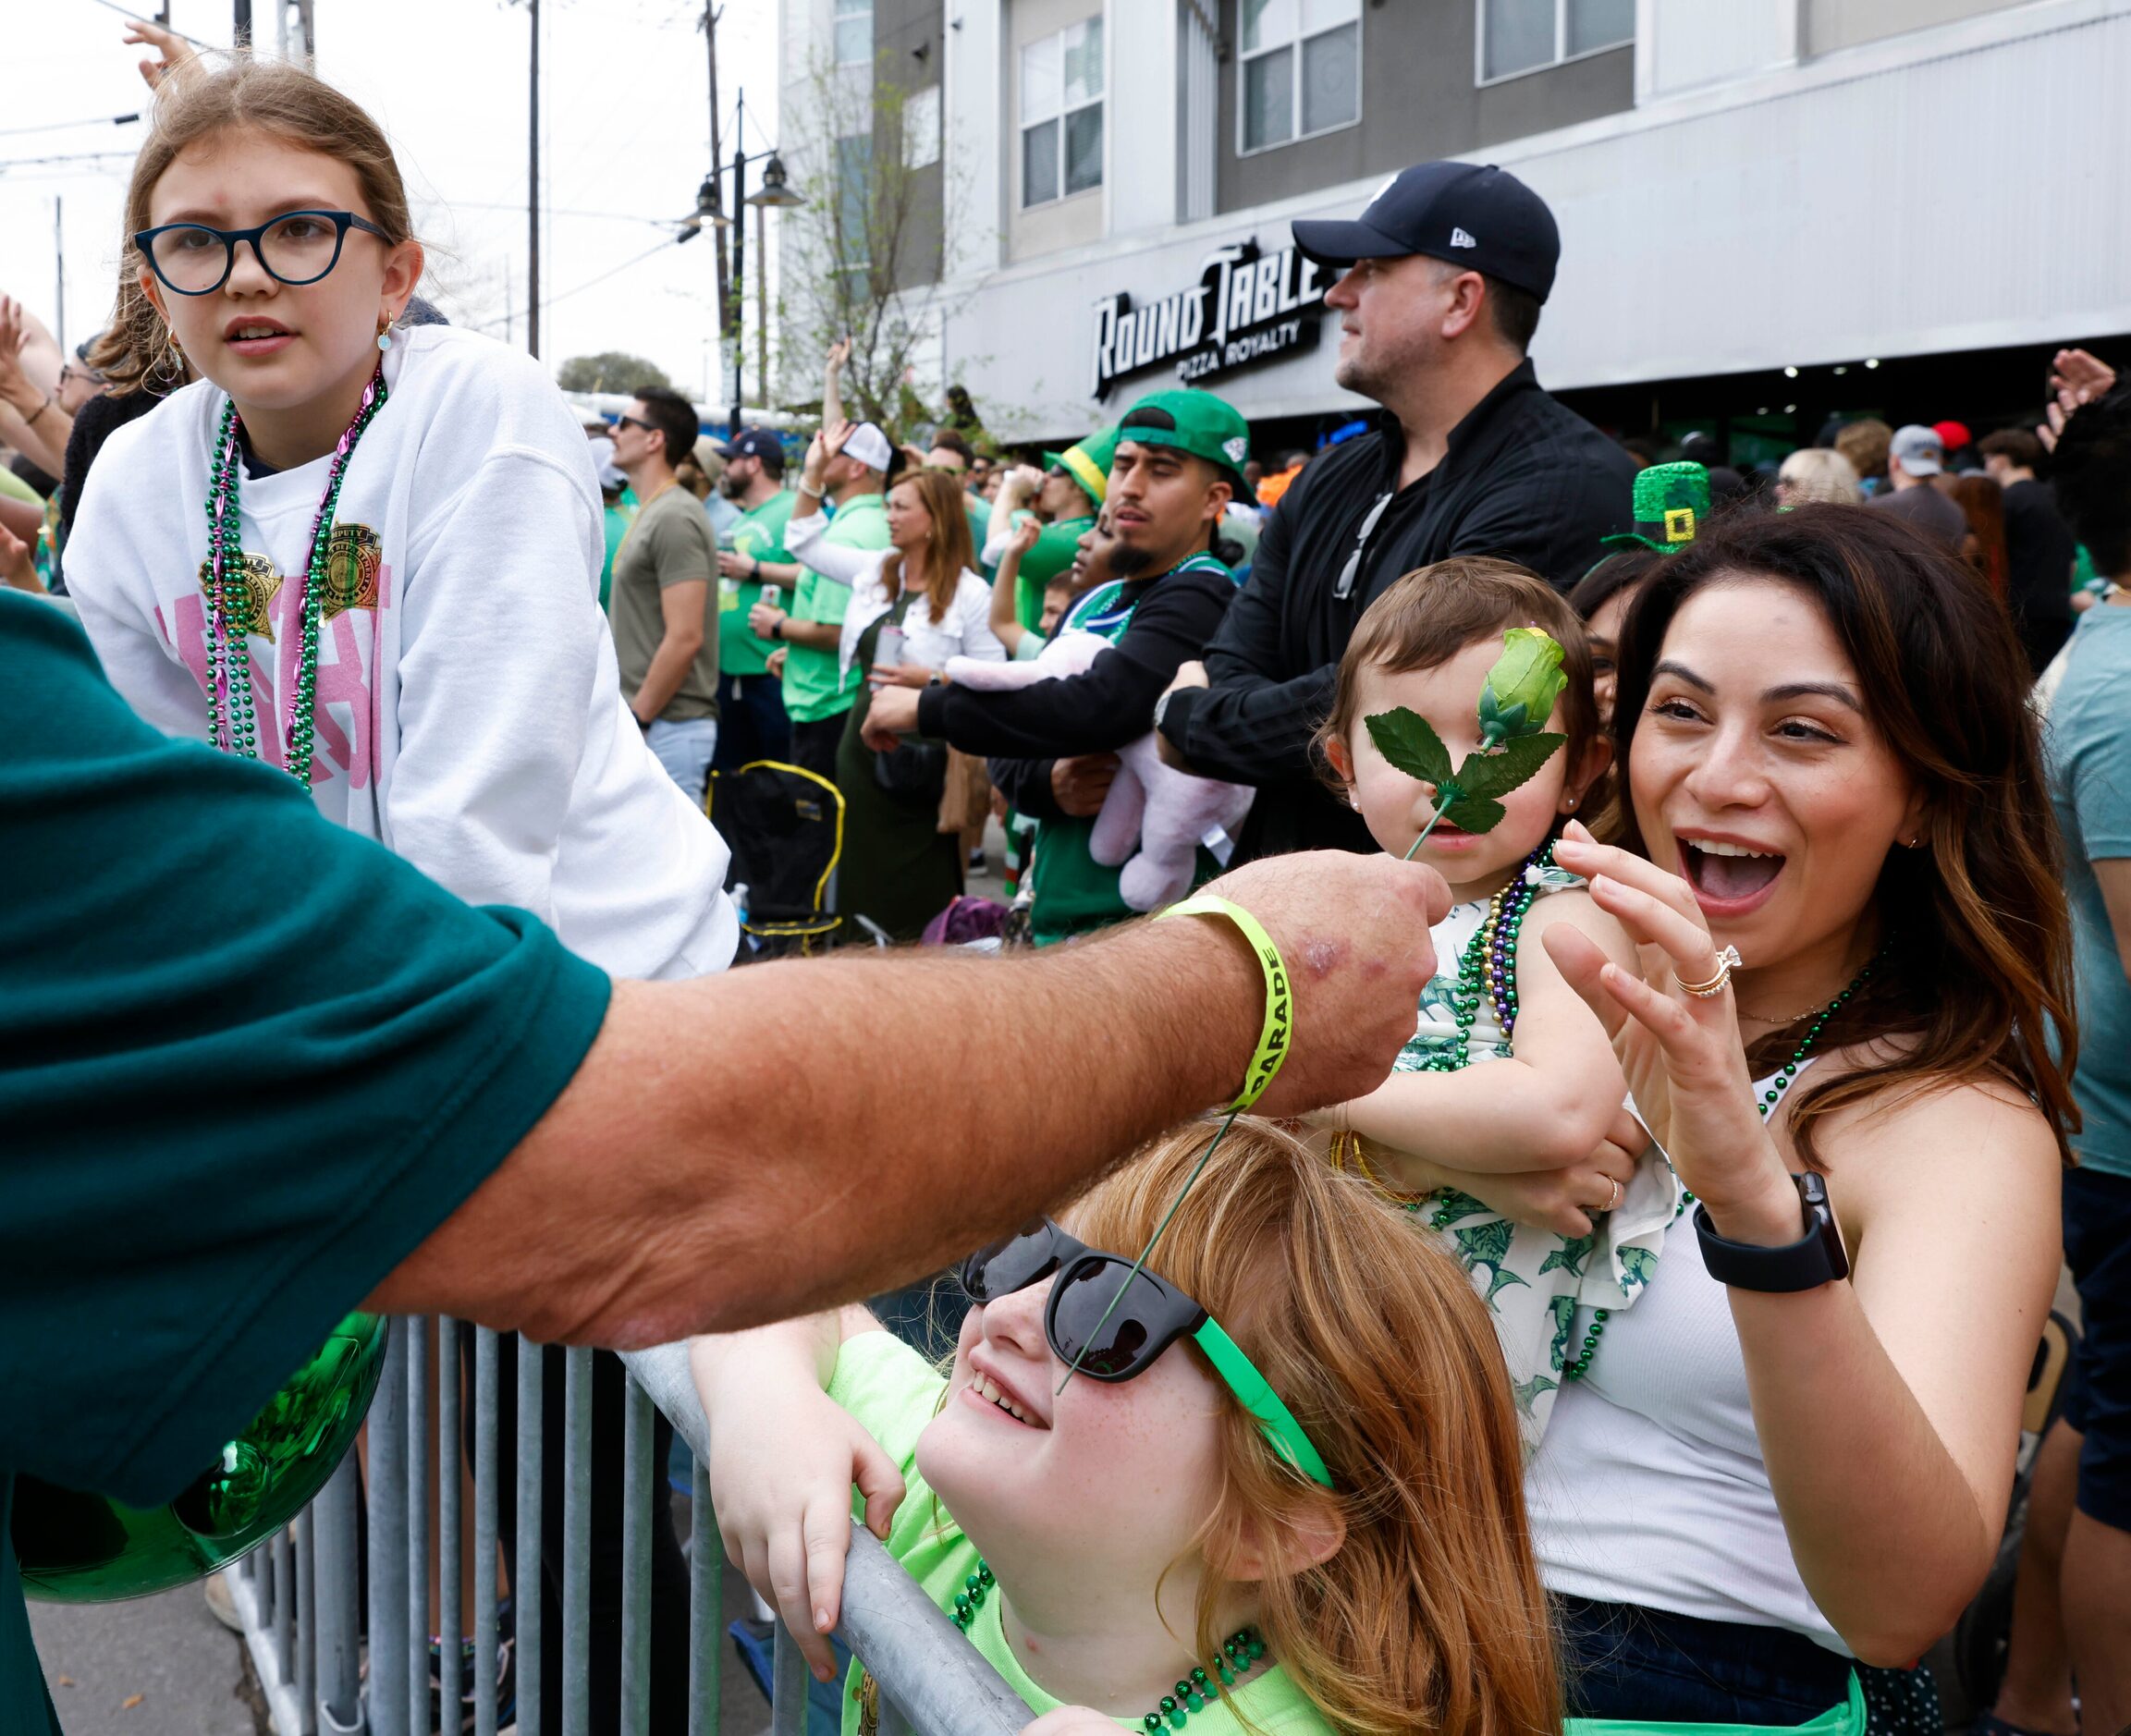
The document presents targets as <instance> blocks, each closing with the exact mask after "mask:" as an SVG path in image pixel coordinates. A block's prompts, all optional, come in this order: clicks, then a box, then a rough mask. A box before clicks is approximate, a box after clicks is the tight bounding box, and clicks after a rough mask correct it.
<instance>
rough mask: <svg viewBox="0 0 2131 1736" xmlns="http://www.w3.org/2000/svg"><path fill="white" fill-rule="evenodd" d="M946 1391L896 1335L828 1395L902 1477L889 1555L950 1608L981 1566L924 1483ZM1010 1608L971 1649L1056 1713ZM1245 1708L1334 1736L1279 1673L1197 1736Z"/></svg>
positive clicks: (1200, 1720)
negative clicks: (926, 1454) (924, 1445)
mask: <svg viewBox="0 0 2131 1736" xmlns="http://www.w3.org/2000/svg"><path fill="white" fill-rule="evenodd" d="M946 1388H947V1382H946V1380H945V1379H943V1378H942V1377H941V1375H939V1374H938V1372H937V1370H935V1369H934V1368H933V1366H932V1364H931V1363H927V1362H926V1361H925V1358H924V1357H922V1356H920V1355H919V1354H918V1353H917V1352H916V1351H913V1350H912V1349H911V1348H910V1346H909V1345H907V1344H905V1343H903V1342H902V1340H901V1339H898V1338H895V1337H894V1336H892V1335H891V1334H889V1333H887V1332H867V1333H863V1334H862V1335H861V1336H859V1337H858V1338H855V1339H848V1340H847V1341H846V1342H845V1343H844V1345H843V1347H842V1349H841V1350H839V1351H838V1352H837V1358H836V1375H835V1377H834V1378H833V1379H832V1380H831V1381H830V1382H829V1386H828V1396H829V1397H830V1398H831V1399H833V1400H836V1402H837V1403H838V1404H839V1405H841V1406H842V1407H843V1408H844V1409H845V1410H846V1411H848V1412H850V1413H851V1415H852V1416H853V1417H855V1418H856V1419H857V1420H858V1422H859V1423H860V1424H861V1425H863V1427H864V1429H865V1430H866V1432H867V1433H868V1434H870V1435H871V1436H873V1437H874V1439H876V1441H878V1442H879V1443H880V1445H881V1449H882V1450H883V1451H885V1452H886V1453H887V1454H888V1457H889V1458H890V1459H892V1460H894V1461H896V1466H897V1468H898V1469H899V1470H900V1472H901V1473H902V1481H903V1498H902V1505H901V1506H900V1507H899V1508H897V1509H896V1510H895V1518H894V1519H893V1520H892V1521H891V1522H889V1525H888V1553H889V1554H890V1555H892V1556H893V1557H895V1559H897V1560H899V1561H900V1562H901V1563H902V1565H903V1570H904V1571H906V1572H907V1573H909V1575H910V1576H911V1578H912V1579H914V1580H915V1581H917V1583H919V1584H920V1585H922V1586H924V1587H925V1591H926V1593H927V1594H928V1595H930V1596H931V1597H932V1599H933V1601H934V1602H936V1603H937V1604H939V1605H940V1606H941V1608H947V1607H949V1605H951V1604H952V1603H953V1601H954V1594H955V1593H956V1592H959V1591H960V1590H961V1588H962V1583H963V1581H964V1580H965V1579H966V1578H967V1577H968V1576H969V1575H970V1574H971V1573H973V1572H974V1571H975V1570H976V1564H977V1559H978V1557H977V1549H976V1546H975V1545H974V1544H973V1543H972V1542H970V1540H969V1539H968V1538H967V1537H965V1536H964V1535H963V1534H962V1531H961V1526H960V1525H958V1524H956V1523H955V1522H954V1516H953V1515H952V1514H950V1513H949V1511H948V1510H947V1509H946V1508H945V1507H942V1506H941V1505H940V1504H939V1502H938V1501H937V1499H936V1498H935V1497H934V1495H933V1492H932V1490H931V1488H930V1487H929V1486H928V1485H926V1483H925V1478H924V1477H922V1476H921V1475H919V1474H918V1469H917V1437H918V1436H920V1435H922V1434H924V1433H925V1424H928V1423H930V1422H931V1421H932V1419H933V1418H934V1417H935V1416H936V1415H937V1414H938V1412H939V1405H940V1395H941V1393H942V1392H944V1391H945V1390H946ZM864 1505H865V1504H864V1503H863V1501H861V1500H857V1499H854V1500H853V1501H852V1503H851V1507H852V1511H853V1513H854V1515H855V1516H857V1517H860V1518H862V1519H863V1515H864ZM1004 1603H1005V1599H1004V1597H1002V1596H999V1595H993V1596H990V1597H987V1598H986V1600H985V1603H984V1608H982V1609H981V1610H980V1611H979V1612H978V1614H977V1619H976V1620H975V1621H974V1623H972V1624H971V1626H970V1628H969V1630H968V1632H969V1637H970V1641H971V1643H972V1644H974V1645H975V1647H976V1649H977V1650H978V1651H979V1652H981V1653H982V1654H983V1655H984V1659H985V1661H986V1663H987V1664H989V1665H990V1666H991V1667H992V1668H993V1669H996V1670H998V1673H999V1674H1000V1676H1001V1677H1003V1678H1004V1679H1005V1681H1006V1684H1007V1686H1008V1687H1010V1688H1011V1689H1012V1690H1013V1691H1014V1693H1017V1694H1019V1695H1020V1696H1021V1697H1022V1700H1023V1704H1025V1705H1027V1706H1028V1708H1029V1710H1030V1711H1032V1712H1038V1713H1041V1712H1049V1711H1054V1710H1056V1709H1057V1707H1058V1706H1059V1705H1061V1704H1062V1702H1060V1701H1059V1700H1058V1699H1056V1698H1055V1697H1054V1696H1052V1695H1050V1694H1048V1693H1045V1692H1044V1691H1043V1689H1041V1688H1039V1687H1038V1686H1037V1685H1036V1684H1035V1681H1032V1680H1031V1679H1030V1676H1029V1673H1028V1671H1027V1670H1025V1669H1023V1668H1022V1666H1021V1660H1020V1659H1019V1658H1017V1657H1015V1656H1014V1654H1013V1648H1012V1647H1011V1646H1010V1645H1009V1644H1007V1638H1006V1632H1005V1630H1004V1628H1002V1627H1001V1625H1000V1615H999V1611H1000V1609H1001V1608H1002V1607H1003V1605H1004ZM859 1678H860V1670H859V1668H858V1666H857V1665H856V1664H853V1665H852V1666H851V1674H850V1675H849V1676H848V1677H846V1678H845V1681H844V1688H843V1736H855V1732H856V1731H857V1730H858V1720H859V1705H858V1685H859ZM1236 1706H1241V1707H1242V1708H1243V1711H1244V1712H1246V1713H1247V1714H1248V1715H1249V1717H1250V1719H1251V1724H1250V1729H1252V1730H1256V1731H1257V1732H1259V1736H1320V1733H1321V1736H1331V1730H1332V1727H1331V1726H1330V1725H1329V1724H1328V1723H1327V1722H1326V1721H1325V1718H1324V1715H1323V1714H1322V1713H1320V1712H1319V1711H1318V1710H1317V1707H1316V1706H1315V1705H1312V1704H1311V1703H1310V1701H1309V1698H1308V1696H1307V1695H1305V1694H1304V1693H1303V1691H1302V1690H1301V1689H1300V1688H1298V1687H1297V1686H1296V1685H1295V1684H1294V1681H1292V1679H1291V1678H1290V1677H1289V1675H1288V1673H1287V1672H1286V1671H1285V1670H1283V1669H1280V1667H1279V1666H1278V1665H1274V1666H1272V1667H1271V1668H1269V1669H1268V1668H1264V1667H1261V1668H1260V1669H1258V1670H1256V1671H1255V1672H1253V1674H1252V1675H1251V1676H1249V1677H1248V1678H1246V1679H1245V1680H1244V1681H1242V1682H1240V1683H1238V1684H1237V1686H1236V1687H1235V1688H1234V1689H1233V1690H1232V1691H1230V1692H1227V1693H1223V1694H1222V1695H1221V1697H1220V1698H1219V1700H1217V1701H1216V1702H1215V1703H1214V1704H1213V1705H1209V1706H1207V1707H1206V1709H1205V1710H1203V1711H1199V1712H1194V1713H1193V1714H1191V1720H1190V1729H1191V1730H1192V1732H1193V1736H1201V1733H1202V1732H1203V1733H1204V1736H1223V1733H1224V1732H1226V1733H1227V1736H1243V1731H1244V1729H1245V1727H1244V1726H1243V1723H1242V1722H1241V1721H1240V1720H1239V1719H1238V1718H1237V1717H1236V1714H1235V1711H1234V1710H1233V1709H1232V1708H1234V1707H1236ZM1147 1710H1148V1711H1152V1710H1154V1708H1153V1707H1152V1706H1149V1707H1148V1708H1147ZM1117 1721H1118V1723H1119V1725H1120V1726H1121V1728H1123V1729H1125V1730H1140V1729H1141V1728H1142V1726H1141V1722H1140V1719H1139V1718H1119V1719H1118V1720H1117Z"/></svg>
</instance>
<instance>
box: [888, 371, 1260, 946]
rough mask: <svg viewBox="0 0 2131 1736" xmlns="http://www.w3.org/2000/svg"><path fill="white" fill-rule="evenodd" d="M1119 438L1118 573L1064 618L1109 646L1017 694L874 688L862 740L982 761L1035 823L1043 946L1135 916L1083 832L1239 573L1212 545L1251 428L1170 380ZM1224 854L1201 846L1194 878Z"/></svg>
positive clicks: (1239, 491)
mask: <svg viewBox="0 0 2131 1736" xmlns="http://www.w3.org/2000/svg"><path fill="white" fill-rule="evenodd" d="M1116 434H1117V445H1116V451H1115V456H1114V457H1113V458H1112V459H1111V462H1110V467H1109V475H1108V486H1107V488H1106V490H1105V504H1106V505H1107V506H1108V510H1109V519H1110V524H1111V528H1112V530H1113V531H1114V532H1115V534H1116V539H1117V540H1116V542H1115V543H1114V544H1113V545H1112V547H1111V551H1110V571H1111V573H1112V575H1113V577H1112V578H1111V579H1110V581H1109V582H1108V583H1107V584H1101V585H1097V586H1096V588H1095V589H1094V590H1092V591H1090V592H1089V593H1087V594H1086V595H1085V596H1084V597H1082V598H1081V599H1080V601H1079V602H1077V603H1075V604H1074V605H1073V607H1072V612H1071V613H1070V614H1068V615H1067V617H1066V618H1065V619H1064V620H1063V621H1062V622H1061V623H1059V631H1060V632H1066V631H1071V630H1081V631H1084V632H1092V633H1097V634H1100V635H1101V636H1102V637H1103V638H1105V639H1107V640H1108V641H1109V642H1110V643H1111V645H1112V646H1113V647H1114V650H1113V651H1111V652H1108V653H1106V654H1103V655H1102V656H1100V657H1098V658H1097V659H1096V662H1095V666H1093V667H1092V668H1090V669H1088V670H1087V671H1086V672H1085V673H1084V674H1082V675H1075V676H1068V677H1064V678H1062V679H1056V680H1048V681H1038V682H1037V683H1035V685H1034V686H1033V687H1026V688H1022V689H1019V690H1018V691H1004V692H978V691H975V690H974V689H971V688H965V687H954V686H948V685H941V686H937V687H929V688H925V689H923V690H920V689H916V688H892V687H891V688H884V689H882V690H881V691H880V693H879V694H878V695H877V696H876V699H875V700H874V705H873V711H872V713H871V715H869V717H868V719H867V731H866V733H867V740H869V741H876V742H887V741H891V740H893V739H894V737H895V736H897V735H899V734H907V733H910V732H912V731H915V732H917V733H919V734H921V735H925V736H931V737H934V738H944V739H945V740H948V741H950V742H952V743H953V744H954V745H955V746H956V747H958V748H960V749H961V751H962V752H965V753H982V754H985V755H986V756H987V757H990V759H991V775H992V782H993V783H994V784H996V785H997V786H998V789H1000V791H1001V792H1002V793H1003V794H1004V795H1005V797H1006V799H1007V800H1008V801H1010V802H1011V803H1012V804H1013V805H1014V807H1015V808H1017V809H1018V810H1020V811H1021V812H1022V813H1026V814H1030V815H1033V816H1034V817H1035V819H1036V820H1037V821H1038V822H1039V829H1038V832H1037V836H1036V846H1035V910H1034V911H1033V923H1034V931H1035V940H1036V943H1037V944H1038V945H1039V946H1041V945H1045V944H1047V943H1049V942H1051V941H1056V940H1063V939H1066V938H1067V937H1069V936H1070V935H1078V934H1084V933H1087V932H1088V931H1089V930H1091V929H1096V928H1101V927H1103V926H1105V925H1106V924H1108V923H1115V922H1120V921H1122V920H1123V919H1124V918H1126V917H1128V916H1131V915H1133V913H1134V912H1133V911H1132V910H1130V909H1129V908H1128V907H1127V905H1126V904H1125V901H1124V899H1123V897H1122V896H1121V893H1120V892H1119V890H1118V870H1117V869H1115V868H1106V867H1104V866H1103V865H1102V864H1101V863H1099V862H1096V860H1095V859H1094V857H1093V856H1092V855H1090V853H1089V851H1088V837H1089V834H1090V833H1091V832H1092V831H1093V830H1094V826H1095V816H1096V813H1099V812H1100V811H1101V808H1102V804H1103V798H1104V797H1105V796H1106V795H1108V792H1109V786H1110V780H1111V779H1112V777H1114V776H1116V773H1117V766H1118V760H1117V753H1118V750H1119V749H1121V748H1122V747H1124V746H1126V745H1127V744H1128V743H1130V742H1133V741H1134V740H1138V739H1139V738H1140V737H1141V736H1144V735H1145V734H1146V733H1147V731H1148V730H1149V728H1151V727H1153V719H1154V705H1155V701H1156V700H1157V699H1158V698H1160V697H1161V694H1162V691H1163V690H1164V689H1166V688H1167V687H1168V686H1169V684H1170V681H1171V680H1173V679H1175V677H1176V673H1177V671H1178V669H1179V668H1181V667H1182V666H1183V665H1184V664H1186V663H1189V662H1191V661H1193V660H1194V658H1196V657H1198V656H1199V655H1200V654H1201V653H1203V652H1204V650H1205V649H1206V641H1207V640H1208V639H1210V638H1211V637H1212V636H1213V633H1214V630H1215V629H1216V628H1218V627H1219V625H1220V622H1221V617H1222V616H1223V615H1225V614H1226V613H1227V612H1228V606H1229V604H1230V601H1231V599H1232V598H1233V597H1234V595H1235V580H1234V576H1233V575H1232V574H1231V572H1230V570H1229V568H1227V567H1226V566H1224V565H1223V564H1222V563H1221V562H1220V561H1219V560H1218V559H1216V558H1215V556H1214V555H1213V553H1212V546H1213V544H1214V541H1215V539H1216V538H1217V537H1218V536H1219V532H1220V522H1221V514H1222V512H1223V511H1224V510H1225V509H1226V508H1227V507H1228V504H1229V502H1230V501H1231V500H1234V499H1237V498H1240V497H1241V495H1243V476H1242V474H1241V471H1242V466H1243V459H1244V458H1247V457H1248V456H1249V454H1250V428H1249V425H1248V424H1247V423H1246V422H1244V421H1243V417H1242V416H1241V415H1240V414H1238V413H1237V411H1236V410H1234V408H1233V407H1232V406H1231V405H1230V404H1228V403H1226V402H1225V401H1224V400H1222V399H1220V398H1219V397H1215V396H1214V395H1213V394H1212V393H1211V392H1201V391H1193V390H1188V389H1178V390H1173V391H1168V392H1156V393H1154V394H1153V395H1151V396H1150V397H1143V398H1141V399H1140V400H1139V402H1138V403H1136V404H1134V405H1133V407H1132V408H1131V409H1130V410H1127V411H1126V412H1125V414H1124V418H1123V420H1122V421H1121V422H1119V424H1118V426H1117V430H1116ZM1024 570H1025V568H1024ZM1039 594H1040V593H1039ZM1218 866H1219V864H1218V863H1217V862H1216V861H1215V859H1214V858H1213V856H1212V855H1210V854H1209V853H1208V852H1207V851H1206V850H1201V851H1200V852H1199V863H1198V877H1200V878H1204V877H1205V876H1206V875H1207V874H1213V873H1215V872H1217V870H1218Z"/></svg>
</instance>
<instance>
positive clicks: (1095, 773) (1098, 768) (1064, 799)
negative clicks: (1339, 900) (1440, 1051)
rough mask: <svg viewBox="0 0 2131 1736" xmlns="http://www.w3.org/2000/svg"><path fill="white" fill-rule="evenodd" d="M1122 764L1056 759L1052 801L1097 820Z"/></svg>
mask: <svg viewBox="0 0 2131 1736" xmlns="http://www.w3.org/2000/svg"><path fill="white" fill-rule="evenodd" d="M1120 764H1121V761H1120V760H1119V759H1118V756H1117V755H1116V754H1114V753H1082V754H1077V755H1075V756H1074V757H1073V758H1072V759H1070V760H1053V761H1052V762H1051V768H1050V793H1051V800H1052V801H1056V802H1057V803H1058V805H1059V812H1060V813H1070V814H1072V816H1073V817H1074V818H1075V819H1076V820H1087V819H1093V818H1094V817H1095V816H1096V814H1098V813H1101V812H1102V808H1103V798H1104V797H1105V796H1107V795H1108V794H1109V793H1110V785H1111V784H1113V783H1115V782H1116V781H1117V775H1118V767H1119V765H1120ZM1418 1004H1419V1003H1418V1002H1416V1003H1415V1005H1418Z"/></svg>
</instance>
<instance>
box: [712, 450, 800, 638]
mask: <svg viewBox="0 0 2131 1736" xmlns="http://www.w3.org/2000/svg"><path fill="white" fill-rule="evenodd" d="M798 498H799V496H798V495H795V494H793V493H792V492H791V490H790V489H789V488H787V489H785V490H783V491H782V492H781V493H778V494H775V495H771V496H770V497H769V498H768V499H767V500H765V501H764V502H763V503H762V505H761V506H759V507H749V508H748V509H747V510H746V511H745V512H743V513H741V515H740V522H739V523H738V524H736V525H734V526H733V527H732V536H731V539H730V541H731V543H732V549H733V553H735V554H736V555H752V556H753V557H754V558H755V559H756V560H762V561H768V562H769V563H770V564H771V565H772V566H778V567H781V566H783V565H784V564H785V563H786V562H788V561H790V559H791V556H790V553H789V552H788V551H787V550H786V548H785V546H784V527H785V526H786V525H788V524H790V522H791V506H792V502H793V501H795V500H797V499H798ZM761 601H762V587H761V586H760V585H759V584H754V583H753V582H750V583H747V584H742V583H741V581H739V580H737V579H721V580H719V581H718V583H717V666H718V667H719V668H720V669H721V670H723V671H724V672H725V673H726V674H727V675H761V674H764V673H765V671H766V670H767V669H768V667H769V654H770V653H771V652H773V651H775V650H776V649H777V647H776V645H775V644H773V643H772V642H770V641H768V640H766V639H757V638H756V637H755V636H754V635H753V633H752V632H750V631H749V630H748V626H747V612H748V611H749V610H750V609H752V608H753V607H754V605H756V604H757V603H759V602H761ZM787 601H790V599H789V598H788V599H787Z"/></svg>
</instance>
